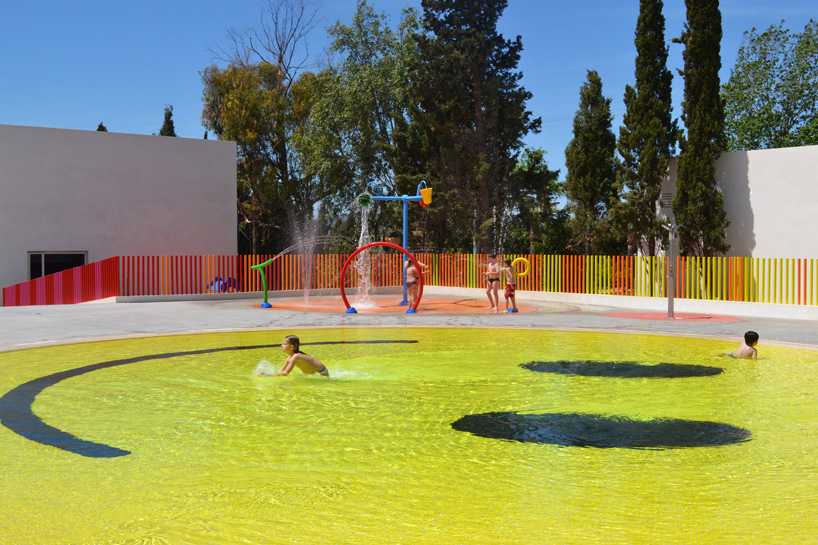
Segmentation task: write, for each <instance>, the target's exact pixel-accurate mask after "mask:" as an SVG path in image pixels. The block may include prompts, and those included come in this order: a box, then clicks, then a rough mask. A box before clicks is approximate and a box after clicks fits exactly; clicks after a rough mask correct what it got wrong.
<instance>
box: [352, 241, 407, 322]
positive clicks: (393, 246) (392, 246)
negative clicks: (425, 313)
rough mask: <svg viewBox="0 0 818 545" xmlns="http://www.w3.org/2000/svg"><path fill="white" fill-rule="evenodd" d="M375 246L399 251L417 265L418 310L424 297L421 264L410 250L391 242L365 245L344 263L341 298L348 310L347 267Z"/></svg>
mask: <svg viewBox="0 0 818 545" xmlns="http://www.w3.org/2000/svg"><path fill="white" fill-rule="evenodd" d="M373 246H386V247H388V248H394V249H395V250H399V251H401V252H403V254H404V255H405V256H406V257H408V258H409V260H410V261H411V262H412V263H413V264H414V265H415V268H416V269H417V270H418V298H417V299H416V300H415V304H414V306H413V307H412V309H413V310H417V309H418V303H420V298H421V297H423V274H422V273H421V272H420V264H419V263H418V262H417V260H416V259H415V256H413V255H412V254H411V253H410V252H409V251H408V250H405V249H404V248H402V247H400V246H398V245H397V244H393V243H391V242H370V243H369V244H364V245H363V246H361V247H360V248H358V249H357V250H355V251H354V252H352V253H351V254H350V255H349V257H348V258H347V260H346V261H345V262H344V266H343V267H341V280H340V281H341V298H342V299H343V300H344V304H345V305H346V306H347V309H349V307H350V305H349V301H347V295H346V293H345V291H344V284H345V283H346V282H345V278H346V274H347V267H349V264H350V263H352V258H354V257H355V256H356V255H358V254H359V253H361V252H363V251H364V250H366V249H368V248H372V247H373Z"/></svg>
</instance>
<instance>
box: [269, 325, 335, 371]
mask: <svg viewBox="0 0 818 545" xmlns="http://www.w3.org/2000/svg"><path fill="white" fill-rule="evenodd" d="M300 345H301V341H300V340H299V339H298V337H296V336H295V335H287V336H286V337H284V342H283V343H281V351H282V352H284V353H285V354H287V361H285V362H284V366H283V367H282V368H281V371H276V372H275V373H273V374H267V373H264V372H260V373H259V375H261V376H263V377H286V376H287V375H289V374H290V371H292V370H293V368H294V367H298V368H299V369H301V372H302V373H304V374H306V375H312V374H315V373H318V374H319V375H321V376H324V377H327V378H329V371H328V370H327V366H326V365H324V364H323V363H321V362H320V361H318V358H314V357H312V356H310V355H308V354H305V353H303V352H302V351H301V349H300V348H299V346H300Z"/></svg>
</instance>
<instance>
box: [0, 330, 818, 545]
mask: <svg viewBox="0 0 818 545" xmlns="http://www.w3.org/2000/svg"><path fill="white" fill-rule="evenodd" d="M286 334H296V335H299V336H300V338H301V341H302V343H303V345H302V349H303V350H304V351H305V352H307V353H309V354H310V355H313V356H315V357H317V358H319V359H320V360H321V361H322V362H324V363H325V364H326V365H327V367H328V368H329V371H330V374H331V378H330V379H324V378H321V377H318V376H315V375H313V376H307V375H301V374H300V373H299V371H295V372H294V373H293V374H292V375H290V376H289V377H286V378H282V377H266V378H265V377H259V376H257V375H256V372H257V371H258V370H260V369H265V370H270V369H272V368H274V367H280V366H281V364H282V363H283V361H284V357H283V355H282V354H281V351H280V347H279V345H280V343H281V340H282V338H283V336H284V335H286ZM373 341H377V342H373ZM733 344H734V343H725V342H722V341H712V340H701V339H690V338H677V337H661V336H649V335H631V334H616V333H585V332H565V331H540V330H504V329H451V328H439V329H438V328H423V329H421V328H389V329H387V328H383V329H382V328H377V329H358V328H354V329H325V330H296V331H292V330H287V331H283V330H282V331H262V332H258V331H257V332H243V333H230V334H208V335H180V336H170V337H154V338H138V339H128V340H117V341H105V342H96V343H87V344H74V345H64V346H53V347H46V348H37V349H30V350H21V351H16V352H7V353H0V396H2V398H0V420H2V423H3V425H2V426H0V479H1V480H2V483H3V486H2V487H0V505H2V509H0V543H4V544H5V543H9V544H49V545H59V544H66V545H68V544H71V545H76V544H138V543H140V544H141V543H170V544H205V543H207V544H216V543H218V544H239V543H241V544H247V543H254V544H255V543H258V544H263V543H310V544H314V543H364V544H366V543H373V544H374V543H405V544H425V543H428V544H439V543H480V544H494V543H496V544H509V543H521V544H522V543H525V544H529V543H561V544H563V543H578V544H579V543H582V544H586V543H606V544H608V543H622V544H625V543H627V544H631V543H645V544H654V543H760V544H769V543H788V544H792V543H813V542H814V540H815V536H817V535H818V501H817V500H818V497H817V496H818V493H816V491H815V486H814V481H815V476H816V474H818V462H817V461H816V460H818V457H816V456H815V452H816V451H818V401H816V400H817V399H818V398H816V392H818V352H813V351H807V350H796V349H791V348H782V347H770V346H764V343H763V341H762V343H761V346H760V348H759V354H760V359H759V360H758V361H756V362H753V361H746V360H735V359H732V358H729V357H725V356H724V355H723V354H724V353H725V352H729V351H730V350H732V349H733V348H735V347H734V346H733Z"/></svg>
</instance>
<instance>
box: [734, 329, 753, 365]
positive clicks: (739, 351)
mask: <svg viewBox="0 0 818 545" xmlns="http://www.w3.org/2000/svg"><path fill="white" fill-rule="evenodd" d="M757 344H758V333H756V332H755V331H748V332H747V333H745V334H744V342H742V343H741V344H740V345H739V347H738V348H736V350H735V351H734V352H733V353H732V354H729V355H730V356H732V357H734V358H752V359H757V357H758V350H756V349H755V345H757Z"/></svg>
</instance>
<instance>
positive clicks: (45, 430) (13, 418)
mask: <svg viewBox="0 0 818 545" xmlns="http://www.w3.org/2000/svg"><path fill="white" fill-rule="evenodd" d="M416 342H418V341H413V340H397V341H326V342H315V343H304V345H305V346H306V345H307V344H310V345H318V344H382V343H416ZM277 346H278V345H268V344H262V345H256V346H228V347H224V348H207V349H203V350H191V351H188V352H169V353H165V354H153V355H149V356H137V357H135V358H126V359H122V360H113V361H104V362H102V363H95V364H93V365H86V366H85V367H78V368H76V369H69V370H68V371H62V372H60V373H54V374H53V375H47V376H44V377H40V378H36V379H34V380H31V381H29V382H26V383H24V384H21V385H19V386H17V387H16V388H14V389H13V390H9V391H8V392H6V394H5V395H4V396H3V397H0V423H2V424H3V425H4V426H5V427H7V428H8V429H10V430H11V431H13V432H14V433H16V434H17V435H20V436H22V437H25V438H26V439H28V440H30V441H34V442H35V443H40V444H41V445H47V446H51V447H56V448H58V449H62V450H67V451H68V452H73V453H74V454H79V455H80V456H86V457H88V458H116V457H118V456H127V455H128V454H130V452H129V451H127V450H122V449H119V448H116V447H111V446H108V445H104V444H102V443H94V442H92V441H85V440H84V439H80V438H78V437H76V436H74V435H71V434H70V433H68V432H64V431H62V430H60V429H57V428H55V427H53V426H49V425H48V424H46V423H45V422H43V421H42V419H41V418H40V417H39V416H37V415H36V414H34V411H33V410H32V408H31V406H32V404H33V403H34V400H35V398H36V397H37V395H38V394H39V393H40V392H42V391H43V390H45V389H46V388H48V387H49V386H53V385H55V384H57V383H58V382H61V381H63V380H65V379H68V378H71V377H76V376H79V375H84V374H85V373H90V372H91V371H97V370H99V369H107V368H109V367H117V366H120V365H127V364H129V363H137V362H140V361H149V360H161V359H167V358H175V357H178V356H193V355H198V354H212V353H214V352H228V351H234V350H258V349H262V348H277Z"/></svg>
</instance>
